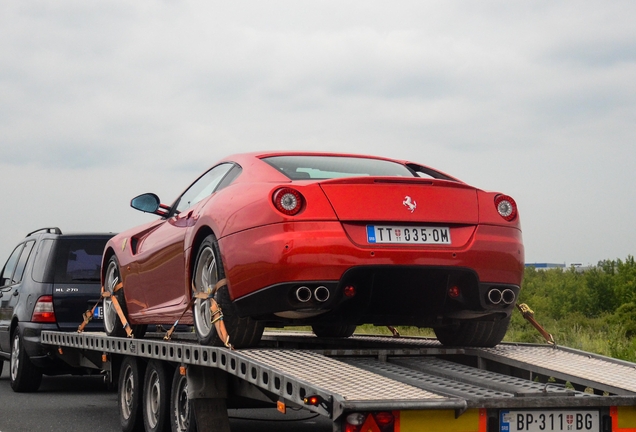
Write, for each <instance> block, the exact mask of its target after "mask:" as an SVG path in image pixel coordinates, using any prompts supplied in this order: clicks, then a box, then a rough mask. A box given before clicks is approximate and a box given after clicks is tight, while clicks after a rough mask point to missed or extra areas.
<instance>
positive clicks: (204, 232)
mask: <svg viewBox="0 0 636 432" xmlns="http://www.w3.org/2000/svg"><path fill="white" fill-rule="evenodd" d="M209 235H213V236H214V238H217V236H216V234H214V231H212V228H210V227H209V226H207V225H204V226H202V227H201V228H200V229H199V231H197V233H196V234H195V236H194V240H193V241H192V247H191V248H190V256H189V263H188V279H187V280H188V282H189V283H190V284H192V280H193V278H194V267H195V266H196V261H197V255H198V253H199V248H200V247H201V243H203V241H204V240H205V239H206V238H207V237H208V236H209ZM190 288H191V286H189V287H188V290H190Z"/></svg>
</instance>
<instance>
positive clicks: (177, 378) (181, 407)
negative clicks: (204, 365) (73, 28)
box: [170, 368, 197, 432]
mask: <svg viewBox="0 0 636 432" xmlns="http://www.w3.org/2000/svg"><path fill="white" fill-rule="evenodd" d="M170 424H171V426H172V432H196V430H197V425H196V419H195V415H194V407H193V406H192V403H191V402H190V400H189V399H188V379H187V378H186V376H185V375H181V373H180V371H179V368H177V369H176V370H175V373H174V376H173V378H172V390H171V392H170Z"/></svg>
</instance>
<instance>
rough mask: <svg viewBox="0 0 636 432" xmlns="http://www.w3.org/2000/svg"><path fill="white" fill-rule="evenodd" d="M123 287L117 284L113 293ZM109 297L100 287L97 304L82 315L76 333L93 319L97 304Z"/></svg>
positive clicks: (108, 293)
mask: <svg viewBox="0 0 636 432" xmlns="http://www.w3.org/2000/svg"><path fill="white" fill-rule="evenodd" d="M123 287H124V284H122V283H121V282H120V283H118V284H117V285H115V288H113V293H116V292H117V291H119V290H120V289H122V288H123ZM110 296H111V294H110V292H108V291H106V290H105V289H104V287H103V286H102V292H101V295H100V297H99V300H97V303H95V305H94V306H93V307H92V308H91V309H89V310H87V311H86V312H84V313H83V314H82V323H81V324H80V325H79V327H78V328H77V332H78V333H81V332H83V331H84V328H85V327H86V325H87V324H88V323H89V322H90V321H91V320H92V319H93V316H94V315H95V309H97V306H99V304H100V303H101V302H102V300H104V298H106V297H110Z"/></svg>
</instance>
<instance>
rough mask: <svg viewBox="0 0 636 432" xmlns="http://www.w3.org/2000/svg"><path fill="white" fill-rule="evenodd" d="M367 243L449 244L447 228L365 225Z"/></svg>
mask: <svg viewBox="0 0 636 432" xmlns="http://www.w3.org/2000/svg"><path fill="white" fill-rule="evenodd" d="M367 241H368V242H369V243H373V244H375V243H392V244H442V245H449V244H451V236H450V228H449V227H433V226H397V225H367Z"/></svg>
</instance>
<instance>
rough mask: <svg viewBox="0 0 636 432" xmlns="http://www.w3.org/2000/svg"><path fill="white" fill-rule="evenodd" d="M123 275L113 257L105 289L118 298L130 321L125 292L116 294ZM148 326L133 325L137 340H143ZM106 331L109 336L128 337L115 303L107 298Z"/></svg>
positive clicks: (109, 262)
mask: <svg viewBox="0 0 636 432" xmlns="http://www.w3.org/2000/svg"><path fill="white" fill-rule="evenodd" d="M120 275H121V273H120V271H119V261H117V257H116V256H115V255H113V256H112V257H111V258H110V260H109V261H108V267H107V268H106V276H105V277H104V289H105V290H107V291H108V292H109V293H110V295H111V296H115V297H117V301H118V302H119V305H120V306H121V308H122V310H123V311H124V315H126V319H128V311H127V308H126V300H125V298H124V290H123V288H122V289H119V290H118V291H117V292H115V287H116V286H117V284H119V282H120V281H121V276H120ZM147 327H148V326H146V325H131V326H130V328H131V330H132V331H133V336H134V337H135V338H142V337H143V336H144V334H146V328H147ZM104 330H105V331H106V334H107V335H108V336H119V337H124V336H126V331H125V330H124V327H123V325H122V323H121V320H120V319H119V315H118V314H117V310H116V309H115V305H114V304H113V301H112V300H111V299H110V298H109V297H106V298H104Z"/></svg>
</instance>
